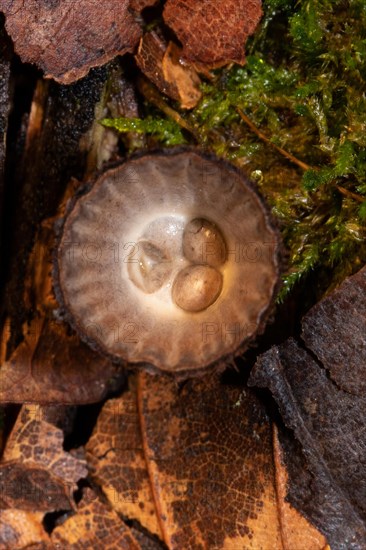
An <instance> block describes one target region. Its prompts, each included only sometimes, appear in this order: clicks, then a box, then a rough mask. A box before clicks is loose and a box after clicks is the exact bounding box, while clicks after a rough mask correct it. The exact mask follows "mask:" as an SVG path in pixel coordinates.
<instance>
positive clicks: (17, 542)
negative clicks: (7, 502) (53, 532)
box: [0, 508, 50, 550]
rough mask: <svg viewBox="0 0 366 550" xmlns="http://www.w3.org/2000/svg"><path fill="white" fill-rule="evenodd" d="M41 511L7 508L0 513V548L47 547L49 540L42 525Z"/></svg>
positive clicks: (14, 549)
mask: <svg viewBox="0 0 366 550" xmlns="http://www.w3.org/2000/svg"><path fill="white" fill-rule="evenodd" d="M43 516H44V514H43V512H26V511H25V510H16V509H11V508H8V509H7V510H2V511H1V514H0V549H1V550H20V549H22V548H29V547H30V548H32V550H33V548H36V546H35V545H37V544H38V545H40V546H39V547H38V548H48V545H49V544H50V540H49V537H48V534H47V533H46V532H45V530H44V528H43V526H42V520H43Z"/></svg>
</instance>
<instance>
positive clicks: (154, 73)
mask: <svg viewBox="0 0 366 550" xmlns="http://www.w3.org/2000/svg"><path fill="white" fill-rule="evenodd" d="M180 55H181V48H179V47H178V46H177V45H176V44H174V43H173V42H169V44H167V43H166V41H165V40H164V39H163V38H161V37H160V36H159V35H158V34H157V33H156V32H154V31H152V32H148V33H146V34H144V36H143V37H142V38H141V41H140V45H139V49H138V52H137V54H136V56H135V59H136V62H137V64H138V66H139V67H140V69H141V70H142V72H143V73H144V74H145V75H146V76H147V77H148V78H149V79H150V80H151V82H153V83H154V84H155V86H157V87H158V88H159V90H160V91H161V92H163V93H164V94H166V95H167V96H169V97H170V98H172V99H175V100H177V101H180V103H181V106H182V108H183V109H192V108H193V107H195V106H196V105H197V103H198V101H199V100H200V98H201V96H202V94H201V92H200V90H199V85H200V79H199V76H198V75H197V73H196V71H195V70H194V69H193V68H192V67H189V66H187V65H182V63H181V62H180Z"/></svg>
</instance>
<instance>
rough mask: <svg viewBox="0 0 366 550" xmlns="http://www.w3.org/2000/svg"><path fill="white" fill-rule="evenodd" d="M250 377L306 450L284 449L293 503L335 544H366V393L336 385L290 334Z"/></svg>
mask: <svg viewBox="0 0 366 550" xmlns="http://www.w3.org/2000/svg"><path fill="white" fill-rule="evenodd" d="M250 383H251V384H253V385H257V386H260V387H268V388H269V389H270V391H271V393H272V394H273V396H274V398H275V400H276V401H277V403H278V405H279V408H280V412H281V414H282V417H283V419H284V422H285V424H286V426H287V427H289V428H291V430H293V432H294V435H295V438H296V440H297V441H298V442H299V443H300V445H301V448H302V453H303V455H299V453H298V452H297V453H296V452H295V451H296V449H292V451H293V452H292V453H291V454H289V453H287V455H286V457H287V462H288V464H289V473H290V492H289V495H288V497H289V499H290V502H291V503H292V504H293V505H294V506H296V507H298V508H299V509H300V510H301V512H302V513H303V514H304V515H305V517H307V518H309V520H310V521H311V522H312V523H314V524H315V525H316V526H317V528H318V529H319V530H320V531H321V532H322V533H324V535H325V536H326V537H327V539H328V541H329V544H330V546H331V548H332V550H333V549H334V550H346V549H347V550H350V549H354V550H361V549H362V548H364V547H365V544H366V504H365V503H366V481H365V479H366V460H365V448H366V434H365V430H364V426H363V423H362V421H361V419H363V418H365V415H366V399H365V398H363V397H358V398H356V397H355V396H354V395H351V394H349V393H347V392H345V391H342V390H341V389H339V387H338V386H337V385H336V384H335V383H334V382H333V381H332V380H331V379H329V377H327V374H326V370H325V369H323V368H322V367H321V365H319V364H318V363H317V362H316V361H315V360H314V359H313V356H312V355H310V354H309V353H308V352H307V351H305V350H303V349H302V348H300V347H299V346H298V344H297V343H296V342H295V341H293V340H292V339H290V340H288V341H287V342H286V343H285V344H283V345H281V346H278V347H277V346H274V347H273V348H271V350H269V351H268V352H267V353H265V354H264V355H262V356H261V357H260V359H259V360H258V361H257V364H256V366H255V368H254V370H253V372H252V374H251V377H250ZM304 458H305V461H306V465H304Z"/></svg>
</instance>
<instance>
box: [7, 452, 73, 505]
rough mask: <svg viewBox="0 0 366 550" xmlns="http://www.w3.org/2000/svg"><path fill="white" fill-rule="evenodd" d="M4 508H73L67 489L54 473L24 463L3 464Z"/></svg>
mask: <svg viewBox="0 0 366 550" xmlns="http://www.w3.org/2000/svg"><path fill="white" fill-rule="evenodd" d="M0 494H1V501H0V507H1V508H5V509H6V508H18V509H20V510H26V511H27V510H29V511H40V512H51V511H55V510H68V509H70V508H71V504H70V499H69V492H68V490H67V487H66V486H65V485H64V484H63V483H62V481H61V480H59V479H58V478H57V477H56V476H54V475H53V474H52V473H51V472H49V471H46V470H44V469H43V468H39V467H38V466H31V465H25V464H17V463H15V462H2V463H1V464H0Z"/></svg>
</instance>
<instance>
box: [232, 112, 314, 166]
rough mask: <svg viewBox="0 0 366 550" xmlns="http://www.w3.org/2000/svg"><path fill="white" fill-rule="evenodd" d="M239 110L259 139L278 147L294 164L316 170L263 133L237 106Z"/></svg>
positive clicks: (241, 116)
mask: <svg viewBox="0 0 366 550" xmlns="http://www.w3.org/2000/svg"><path fill="white" fill-rule="evenodd" d="M237 111H238V113H239V115H240V118H241V119H242V120H243V122H245V124H246V125H247V126H249V128H250V129H251V130H252V132H253V133H254V134H255V135H256V136H258V137H259V139H261V140H262V141H265V142H266V143H268V144H269V145H271V146H272V147H273V148H274V149H276V151H278V152H279V153H281V155H283V156H284V157H286V158H287V159H288V160H290V161H291V162H293V163H294V164H297V166H299V167H300V168H302V169H303V170H311V169H313V170H314V168H312V166H309V164H306V163H305V162H302V160H299V159H297V158H296V157H294V155H291V153H289V152H288V151H286V150H285V149H282V147H278V145H276V144H275V143H273V141H271V140H270V139H269V138H268V137H267V136H266V135H265V134H263V133H262V132H261V131H260V130H258V128H257V127H256V126H255V124H253V122H252V121H251V120H250V119H249V118H248V117H247V116H246V115H245V114H244V113H243V111H242V110H241V109H239V107H238V108H237ZM315 170H316V168H315Z"/></svg>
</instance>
